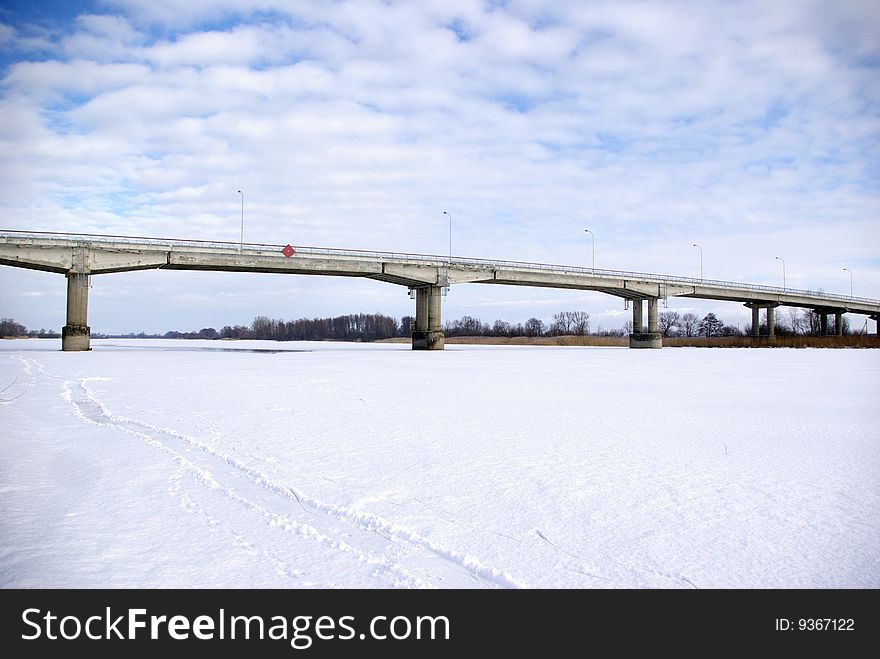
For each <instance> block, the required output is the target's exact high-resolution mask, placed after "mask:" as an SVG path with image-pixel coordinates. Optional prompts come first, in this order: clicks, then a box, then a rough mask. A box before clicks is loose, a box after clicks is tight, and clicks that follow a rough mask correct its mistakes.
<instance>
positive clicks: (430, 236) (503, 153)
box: [0, 0, 880, 332]
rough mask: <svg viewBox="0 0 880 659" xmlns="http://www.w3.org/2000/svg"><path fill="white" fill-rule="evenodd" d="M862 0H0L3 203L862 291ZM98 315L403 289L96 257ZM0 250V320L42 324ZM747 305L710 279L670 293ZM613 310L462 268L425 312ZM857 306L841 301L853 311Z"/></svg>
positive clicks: (169, 223)
mask: <svg viewBox="0 0 880 659" xmlns="http://www.w3.org/2000/svg"><path fill="white" fill-rule="evenodd" d="M878 64H880V5H878V4H877V3H876V2H871V1H864V2H861V1H856V0H849V1H840V0H836V1H834V2H818V1H817V2H809V1H797V2H794V1H792V2H773V3H766V2H738V3H729V2H705V1H700V2H651V1H650V0H648V1H642V2H625V1H614V2H610V1H609V2H541V1H538V0H524V1H522V2H505V3H483V2H473V1H465V0H460V1H454V0H452V1H450V0H443V1H440V0H436V1H426V2H419V3H412V2H370V1H358V2H282V1H280V0H255V1H250V0H199V1H193V2H186V3H179V2H175V1H172V0H158V1H151V2H145V1H136V0H102V1H97V2H17V1H15V2H6V3H4V6H3V8H2V9H0V65H2V70H0V75H2V83H0V120H2V121H0V141H2V145H3V148H2V150H0V158H2V167H3V171H4V176H3V177H2V180H0V213H2V217H3V220H2V222H0V224H2V225H3V227H4V228H13V229H34V230H49V231H72V232H96V233H101V232H107V233H119V234H129V235H156V236H173V237H184V238H197V239H211V240H233V241H234V240H237V239H238V231H239V220H240V215H239V213H240V197H239V195H238V194H237V192H236V191H237V190H239V189H241V190H243V191H244V193H245V239H246V240H250V241H264V242H270V243H287V242H290V243H291V244H294V245H317V246H330V247H348V248H363V249H376V250H385V251H411V252H423V253H424V252H427V253H445V252H446V250H447V249H448V247H447V246H448V238H449V236H448V231H449V222H448V216H446V215H444V214H443V211H444V210H446V211H449V212H450V213H451V214H452V217H453V251H454V252H455V254H457V255H461V256H472V257H481V258H498V259H510V260H527V261H539V262H554V263H571V264H582V265H588V264H589V260H590V249H591V244H590V238H589V236H588V235H587V234H586V233H585V232H584V228H590V229H591V230H592V231H593V232H594V235H595V240H596V265H597V267H605V268H616V269H625V270H639V271H646V272H661V273H669V274H680V275H698V274H699V253H698V251H697V250H696V249H695V248H693V247H692V244H693V243H695V242H696V243H699V244H700V245H701V246H702V248H703V254H704V270H705V276H706V277H707V278H716V279H727V280H733V281H745V282H753V283H766V284H780V283H781V269H780V263H779V262H778V261H776V260H774V256H777V255H778V256H781V257H783V258H784V259H785V261H786V266H787V272H786V275H787V284H788V285H789V286H791V287H798V288H807V289H813V290H816V289H824V290H826V291H831V292H841V293H849V284H850V282H849V275H848V273H847V272H844V271H843V268H844V267H846V268H849V269H850V270H852V271H853V275H854V277H853V287H854V292H855V294H856V295H863V296H868V297H880V258H878V257H880V255H878V250H877V245H878V244H880V221H878V218H880V212H878V211H880V185H878V183H880V181H878V178H880V161H878V159H880V156H878V153H880V149H878V135H880V118H878V109H880V98H878V97H880V84H878ZM93 285H94V287H93V289H92V297H91V307H90V324H91V325H92V327H93V329H95V330H97V331H111V332H112V331H131V330H140V329H145V330H149V331H159V330H161V331H164V330H167V329H181V330H184V329H197V328H199V327H204V326H221V325H223V324H227V323H248V322H250V320H251V319H252V318H253V317H254V316H255V315H258V314H268V315H271V316H274V317H280V318H295V317H300V316H324V315H336V314H341V313H349V312H375V311H382V312H384V313H389V314H392V315H397V316H402V315H404V314H408V313H412V307H413V303H412V301H411V300H409V298H408V297H407V296H406V291H405V289H401V288H398V287H395V286H392V285H388V284H382V283H378V282H370V281H357V280H355V281H352V280H347V279H345V280H337V279H331V278H310V277H285V276H273V275H243V274H240V275H230V274H223V273H171V272H139V273H129V274H121V275H105V276H101V277H96V278H95V279H94V282H93ZM64 291H65V289H64V281H63V278H61V277H59V276H57V275H50V274H45V273H36V272H27V271H20V270H14V269H12V268H6V267H4V268H0V315H2V316H12V317H15V318H17V319H18V320H19V321H21V322H24V323H25V324H26V325H28V326H29V327H35V328H36V327H41V326H45V327H56V328H57V327H60V326H61V325H63V323H64V317H63V314H64V305H63V300H64ZM669 304H670V308H673V309H677V310H680V311H683V312H684V311H694V312H696V313H698V314H700V315H703V314H704V313H706V312H707V311H710V310H714V311H715V312H716V313H717V314H718V316H719V317H721V318H722V319H723V320H725V321H727V322H729V323H732V324H745V323H747V322H749V321H750V316H749V314H748V311H747V310H745V309H743V308H742V307H739V306H737V305H735V304H730V303H721V302H717V303H702V302H693V301H687V300H678V301H676V300H670V303H669ZM573 309H580V310H585V311H588V312H589V313H590V314H591V315H592V319H593V327H594V328H595V327H598V326H600V325H601V326H603V327H620V326H622V324H623V322H624V321H625V320H627V318H628V315H627V314H626V313H625V312H624V310H623V304H622V302H621V301H620V300H618V299H616V298H612V297H608V296H604V295H601V294H597V293H585V292H577V291H554V290H540V289H524V288H503V287H485V286H478V285H462V286H459V287H456V288H454V289H453V290H452V291H451V293H450V295H449V297H448V298H447V299H446V300H445V301H444V317H445V318H453V317H460V316H462V315H465V314H469V315H475V316H479V317H481V318H482V319H483V320H485V321H488V322H491V321H493V320H494V319H496V318H504V319H506V320H510V321H514V322H516V321H523V320H525V319H527V318H529V317H530V316H537V317H540V318H545V319H548V318H549V317H550V316H552V314H553V313H555V312H557V311H560V310H573ZM853 321H854V324H857V325H859V326H860V325H861V323H862V322H863V319H861V320H858V319H853Z"/></svg>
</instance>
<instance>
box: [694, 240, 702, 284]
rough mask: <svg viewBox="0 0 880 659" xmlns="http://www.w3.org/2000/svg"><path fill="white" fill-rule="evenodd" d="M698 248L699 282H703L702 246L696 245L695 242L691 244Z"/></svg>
mask: <svg viewBox="0 0 880 659" xmlns="http://www.w3.org/2000/svg"><path fill="white" fill-rule="evenodd" d="M693 246H694V247H696V248H697V249H698V250H700V283H701V284H702V283H703V248H702V247H700V246H699V245H697V243H694V244H693Z"/></svg>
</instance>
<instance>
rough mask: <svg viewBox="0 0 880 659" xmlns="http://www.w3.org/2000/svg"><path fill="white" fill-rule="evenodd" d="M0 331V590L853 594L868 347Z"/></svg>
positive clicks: (872, 575) (875, 465)
mask: <svg viewBox="0 0 880 659" xmlns="http://www.w3.org/2000/svg"><path fill="white" fill-rule="evenodd" d="M93 347H94V350H92V351H91V352H88V353H62V352H60V350H59V348H60V345H59V342H58V341H52V340H15V341H2V342H0V389H2V392H0V432H2V440H0V441H2V444H0V446H2V452H0V586H2V587H6V588H10V587H25V588H42V587H123V588H126V587H254V588H262V587H274V588H287V587H292V588H338V587H357V588H360V587H365V588H434V587H439V588H524V587H532V588H535V587H539V588H845V587H846V588H849V587H854V588H877V587H880V560H878V558H880V556H878V547H880V442H878V439H880V430H878V429H880V406H878V404H877V401H876V382H877V377H878V375H880V351H876V350H809V349H808V350H793V349H697V348H694V349H690V348H675V349H670V348H667V349H664V350H658V351H650V350H649V351H638V350H628V349H616V348H576V347H565V348H555V347H512V346H504V347H493V346H459V345H455V346H448V347H447V349H446V350H445V351H443V352H413V351H411V350H410V348H409V346H408V345H405V344H346V343H272V342H259V341H241V342H219V341H214V342H211V341H158V340H157V341H149V340H142V341H122V340H101V341H93Z"/></svg>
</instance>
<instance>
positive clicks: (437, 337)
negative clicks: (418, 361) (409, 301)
mask: <svg viewBox="0 0 880 659" xmlns="http://www.w3.org/2000/svg"><path fill="white" fill-rule="evenodd" d="M442 297H443V296H442V293H441V289H440V287H439V286H426V287H424V288H418V289H416V328H415V329H414V330H413V333H412V347H413V350H443V345H444V336H443V330H442V329H441V325H440V300H441V299H442Z"/></svg>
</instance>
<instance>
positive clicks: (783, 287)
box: [773, 256, 785, 291]
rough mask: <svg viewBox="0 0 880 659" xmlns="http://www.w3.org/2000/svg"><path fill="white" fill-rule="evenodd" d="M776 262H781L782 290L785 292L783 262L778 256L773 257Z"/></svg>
mask: <svg viewBox="0 0 880 659" xmlns="http://www.w3.org/2000/svg"><path fill="white" fill-rule="evenodd" d="M773 258H774V259H776V260H777V261H782V290H783V291H784V290H785V261H784V260H783V259H781V258H779V257H778V256H774V257H773Z"/></svg>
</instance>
